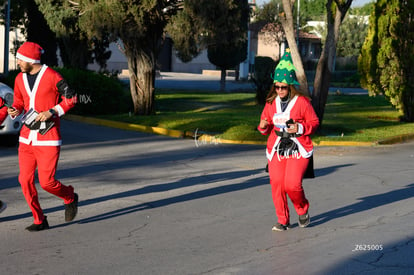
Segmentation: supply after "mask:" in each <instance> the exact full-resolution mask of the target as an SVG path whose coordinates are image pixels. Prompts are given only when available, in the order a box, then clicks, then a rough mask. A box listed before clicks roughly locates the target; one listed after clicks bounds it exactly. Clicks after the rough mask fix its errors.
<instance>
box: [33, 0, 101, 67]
mask: <svg viewBox="0 0 414 275" xmlns="http://www.w3.org/2000/svg"><path fill="white" fill-rule="evenodd" d="M35 2H36V3H37V4H38V6H39V10H40V11H41V12H42V13H43V15H44V16H45V19H46V21H47V22H48V25H49V27H50V28H51V29H52V31H53V32H54V33H55V34H56V36H57V38H58V44H59V49H60V56H61V58H62V61H63V64H64V65H65V67H68V68H80V69H86V68H87V66H88V64H89V63H90V62H92V52H91V51H90V50H89V48H90V42H89V40H88V38H87V37H86V36H85V35H84V32H82V30H81V28H80V26H79V17H80V16H81V15H82V14H81V11H80V10H79V3H76V2H74V1H64V0H56V1H52V0H35ZM92 25H93V24H91V26H92Z"/></svg>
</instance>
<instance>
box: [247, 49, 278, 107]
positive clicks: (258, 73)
mask: <svg viewBox="0 0 414 275" xmlns="http://www.w3.org/2000/svg"><path fill="white" fill-rule="evenodd" d="M254 64H255V65H254V68H255V69H254V73H253V75H252V81H253V82H254V84H255V85H256V102H257V103H258V104H262V105H264V104H265V101H266V96H267V94H268V92H269V90H270V87H271V86H272V83H273V79H272V78H271V75H272V74H273V71H274V69H275V67H276V65H277V62H276V61H274V60H273V59H272V58H270V57H267V56H256V58H255V61H254Z"/></svg>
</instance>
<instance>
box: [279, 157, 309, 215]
mask: <svg viewBox="0 0 414 275" xmlns="http://www.w3.org/2000/svg"><path fill="white" fill-rule="evenodd" d="M308 162H309V159H306V158H300V159H297V158H289V159H287V164H286V170H285V171H286V174H285V191H286V193H287V194H288V196H289V198H290V199H291V201H292V203H293V206H294V207H295V210H296V213H298V215H305V214H306V213H307V212H308V209H309V201H308V200H307V199H306V196H305V192H304V190H303V186H302V179H303V175H304V173H305V171H306V168H307V166H308Z"/></svg>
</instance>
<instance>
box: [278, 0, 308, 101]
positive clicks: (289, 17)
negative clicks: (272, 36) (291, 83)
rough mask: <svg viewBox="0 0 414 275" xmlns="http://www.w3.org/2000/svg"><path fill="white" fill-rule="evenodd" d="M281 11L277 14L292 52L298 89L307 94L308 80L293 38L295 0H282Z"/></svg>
mask: <svg viewBox="0 0 414 275" xmlns="http://www.w3.org/2000/svg"><path fill="white" fill-rule="evenodd" d="M282 4H283V11H284V12H283V13H281V14H280V15H279V20H280V23H281V24H282V26H283V29H284V31H285V34H286V40H287V43H288V45H289V48H290V50H291V53H292V60H293V65H294V66H295V67H296V77H297V79H298V82H299V83H300V86H299V89H300V91H301V92H302V93H304V94H307V95H308V94H309V88H308V82H307V79H306V75H305V70H304V68H303V63H302V59H301V57H300V53H299V49H298V45H297V44H296V39H295V27H294V20H293V11H292V10H293V5H294V4H295V0H283V1H282Z"/></svg>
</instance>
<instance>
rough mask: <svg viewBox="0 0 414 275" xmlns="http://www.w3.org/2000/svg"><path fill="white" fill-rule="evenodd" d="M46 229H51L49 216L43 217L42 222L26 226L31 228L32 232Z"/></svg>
mask: <svg viewBox="0 0 414 275" xmlns="http://www.w3.org/2000/svg"><path fill="white" fill-rule="evenodd" d="M45 229H49V223H48V222H47V217H46V216H45V218H44V219H43V221H42V223H41V224H35V223H34V224H32V225H30V226H28V227H26V230H29V231H30V232H36V231H42V230H45Z"/></svg>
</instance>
